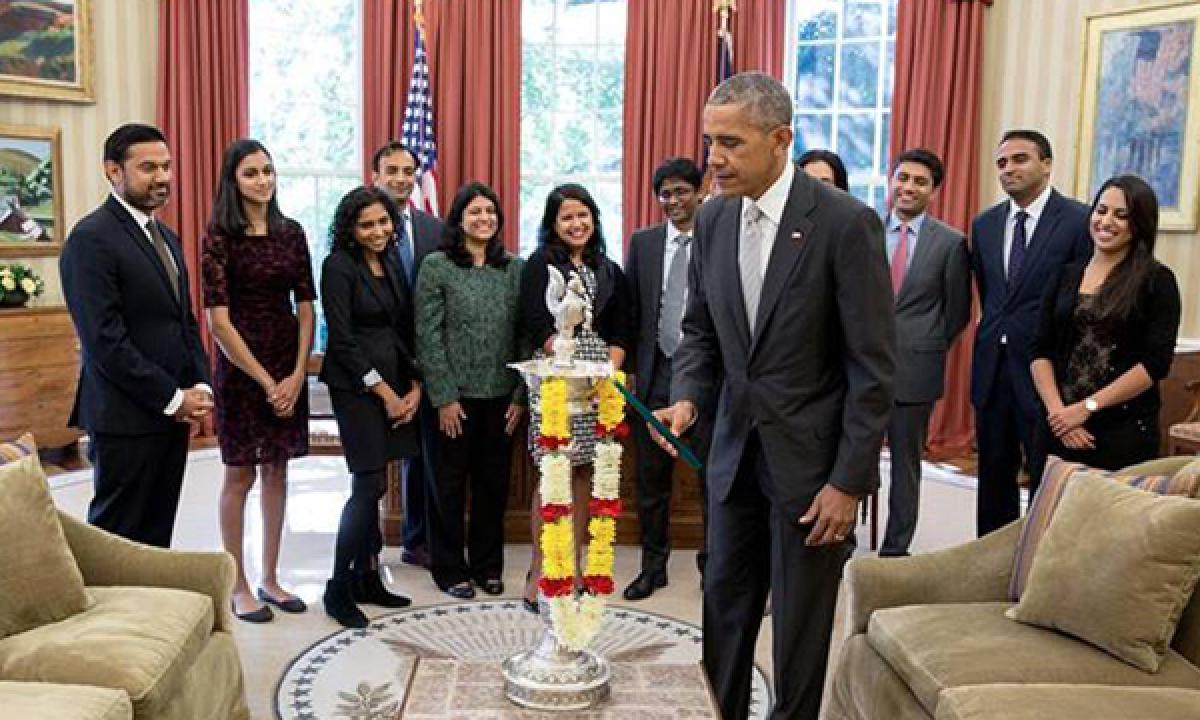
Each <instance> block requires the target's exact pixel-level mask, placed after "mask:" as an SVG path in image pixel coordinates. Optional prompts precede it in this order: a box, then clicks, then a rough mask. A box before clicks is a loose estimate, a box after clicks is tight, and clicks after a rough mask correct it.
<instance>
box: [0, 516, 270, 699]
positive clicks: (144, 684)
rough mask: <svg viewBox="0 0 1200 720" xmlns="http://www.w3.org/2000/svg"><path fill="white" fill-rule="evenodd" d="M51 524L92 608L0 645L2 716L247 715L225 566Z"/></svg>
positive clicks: (215, 556) (219, 560) (215, 559)
mask: <svg viewBox="0 0 1200 720" xmlns="http://www.w3.org/2000/svg"><path fill="white" fill-rule="evenodd" d="M59 519H60V521H61V523H62V528H63V531H64V534H65V536H66V541H67V544H68V545H69V547H70V551H71V553H72V554H73V555H74V557H75V561H76V562H77V563H78V565H79V570H80V571H81V572H82V574H83V579H84V583H85V585H86V591H87V594H88V596H89V598H90V603H89V606H88V607H87V609H85V610H84V611H83V612H80V613H78V614H75V615H72V616H71V617H68V618H66V619H65V620H61V621H59V622H54V623H50V624H46V625H42V626H40V627H35V628H33V629H31V630H26V631H25V632H21V633H18V634H16V635H10V636H8V637H5V638H3V639H0V717H3V718H6V719H7V718H21V720H40V719H41V718H46V719H47V720H50V719H51V718H52V719H53V720H63V719H64V718H65V719H68V720H75V719H79V720H118V719H119V718H138V719H139V720H142V719H145V720H151V719H162V720H184V719H185V718H186V719H187V720H230V719H234V720H239V719H241V718H248V717H249V711H248V710H247V708H246V702H245V691H244V689H243V685H242V667H241V662H240V661H239V659H238V652H237V646H236V645H235V644H234V639H233V634H232V632H231V622H232V616H231V614H230V609H229V597H230V588H231V587H232V586H233V572H234V570H233V561H232V559H230V558H229V556H227V555H225V554H224V553H208V552H204V553H202V552H180V551H175V550H161V549H158V548H152V547H148V546H145V545H140V544H137V543H132V542H129V541H127V540H124V539H122V538H119V537H116V536H115V535H111V534H109V533H106V532H104V531H102V530H99V529H97V528H94V527H92V526H90V525H87V524H85V523H83V522H81V521H79V520H77V519H75V518H73V517H71V516H69V515H66V514H64V513H59ZM0 585H2V582H0Z"/></svg>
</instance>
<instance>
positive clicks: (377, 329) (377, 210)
mask: <svg viewBox="0 0 1200 720" xmlns="http://www.w3.org/2000/svg"><path fill="white" fill-rule="evenodd" d="M398 217H399V213H398V211H397V210H396V207H395V205H394V204H393V203H392V201H391V199H390V198H389V197H388V195H387V194H386V193H384V192H383V191H382V190H380V189H378V188H367V187H359V188H356V189H354V190H351V191H350V192H349V193H347V194H346V195H345V197H343V198H342V200H341V202H340V203H339V204H338V207H337V211H336V212H335V214H334V219H333V226H332V228H331V230H330V235H331V239H332V245H333V247H332V251H331V252H330V254H329V257H327V258H326V259H325V263H324V265H323V266H322V268H321V299H322V306H323V307H324V309H325V322H326V325H327V326H328V329H329V337H328V343H327V345H326V348H325V360H324V363H323V364H322V366H321V374H320V379H321V381H322V382H324V383H325V384H326V385H328V386H329V396H330V400H331V401H332V403H333V414H334V417H335V418H336V419H337V424H338V433H339V434H340V436H341V441H342V447H343V448H344V449H345V454H346V465H347V466H348V467H349V469H350V472H351V473H352V474H353V485H352V488H351V494H350V499H349V500H347V501H346V505H345V507H344V508H343V509H342V518H341V523H340V524H339V525H338V533H337V542H336V546H335V549H334V561H333V577H332V578H330V580H329V582H328V583H327V584H326V586H325V598H324V599H325V611H326V612H327V613H328V614H329V615H330V616H331V617H333V618H334V619H335V620H337V621H338V622H339V623H341V624H342V625H344V626H346V627H355V628H363V627H366V626H367V617H366V616H365V615H364V614H363V613H362V611H361V610H359V609H358V606H357V605H356V604H355V602H356V601H357V602H365V603H372V604H375V605H382V606H384V607H405V606H406V605H408V604H409V602H410V601H409V599H408V598H406V597H404V596H402V595H395V594H393V593H391V592H388V590H387V588H386V587H385V586H384V584H383V580H382V578H380V576H379V559H378V553H379V550H380V547H381V542H380V539H379V499H380V498H381V497H383V493H384V490H385V488H386V474H385V473H386V468H387V464H388V463H389V462H391V461H393V460H397V459H399V458H403V457H412V456H414V455H416V454H417V453H418V440H417V429H416V425H415V423H413V422H412V420H413V417H414V415H415V414H416V412H417V407H418V405H419V404H420V401H421V385H420V382H419V374H418V372H417V365H416V362H415V361H414V359H413V358H414V354H413V348H412V331H413V327H412V326H413V307H412V298H411V297H409V293H408V290H407V289H406V287H407V286H405V285H404V283H403V281H402V280H401V275H400V274H401V273H402V272H403V271H402V270H401V268H400V267H399V265H398V264H397V263H398V261H397V259H396V258H395V257H394V253H391V252H389V250H390V249H391V247H392V243H393V236H394V229H395V227H396V221H397V218H398Z"/></svg>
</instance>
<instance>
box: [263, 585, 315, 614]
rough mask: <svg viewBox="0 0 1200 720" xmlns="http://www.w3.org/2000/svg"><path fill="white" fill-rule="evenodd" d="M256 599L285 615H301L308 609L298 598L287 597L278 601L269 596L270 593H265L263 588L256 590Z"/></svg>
mask: <svg viewBox="0 0 1200 720" xmlns="http://www.w3.org/2000/svg"><path fill="white" fill-rule="evenodd" d="M258 599H259V600H262V601H263V602H265V603H267V604H268V605H274V606H275V607H277V608H279V609H280V610H282V611H284V612H285V613H302V612H304V611H305V610H307V609H308V606H307V605H305V604H304V601H303V600H301V599H300V598H298V597H289V598H284V599H283V600H280V599H278V598H276V597H274V596H273V595H271V593H269V592H267V591H266V590H265V589H264V588H259V589H258Z"/></svg>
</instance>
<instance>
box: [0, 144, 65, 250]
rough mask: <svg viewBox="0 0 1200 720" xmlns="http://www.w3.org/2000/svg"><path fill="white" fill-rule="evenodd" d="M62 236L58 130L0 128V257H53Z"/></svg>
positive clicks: (61, 240)
mask: <svg viewBox="0 0 1200 720" xmlns="http://www.w3.org/2000/svg"><path fill="white" fill-rule="evenodd" d="M65 237H66V227H65V226H64V224H63V194H62V140H61V133H60V131H59V129H58V128H42V127H34V126H30V125H0V257H14V256H16V257H28V256H37V255H57V254H58V253H59V251H61V250H62V246H63V239H64V238H65Z"/></svg>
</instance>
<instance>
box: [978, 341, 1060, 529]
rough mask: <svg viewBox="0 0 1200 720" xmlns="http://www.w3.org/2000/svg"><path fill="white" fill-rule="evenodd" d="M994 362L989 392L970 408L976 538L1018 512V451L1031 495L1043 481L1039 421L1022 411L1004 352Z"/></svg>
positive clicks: (1019, 497) (1012, 518)
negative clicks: (972, 414) (975, 469)
mask: <svg viewBox="0 0 1200 720" xmlns="http://www.w3.org/2000/svg"><path fill="white" fill-rule="evenodd" d="M999 365H1000V367H999V369H998V370H997V372H996V379H995V381H994V382H993V383H992V393H991V397H989V398H988V401H987V403H986V404H985V405H983V406H982V407H977V408H976V409H975V441H976V444H977V445H978V450H979V490H978V493H977V494H976V506H975V522H976V532H977V533H978V535H979V536H980V537H983V536H984V535H987V534H988V533H990V532H992V531H993V530H998V529H1000V528H1002V527H1004V526H1005V525H1007V524H1009V523H1010V522H1012V521H1013V520H1016V519H1017V518H1019V517H1021V494H1020V488H1018V487H1017V473H1018V472H1020V470H1021V460H1022V451H1023V452H1024V461H1025V468H1026V470H1027V471H1028V472H1029V494H1030V496H1031V497H1032V496H1033V494H1034V493H1035V492H1036V491H1037V488H1038V485H1039V484H1040V483H1041V481H1042V470H1043V468H1045V466H1046V449H1045V444H1044V442H1043V437H1042V433H1041V431H1040V430H1039V426H1040V425H1041V423H1042V422H1043V420H1042V418H1040V417H1030V416H1029V415H1026V414H1025V410H1024V409H1023V408H1022V407H1021V404H1020V400H1019V398H1018V397H1017V395H1016V389H1015V387H1014V386H1013V382H1012V378H1011V377H1010V375H1009V371H1008V368H1007V366H1006V364H1005V360H1004V357H1003V354H1002V355H1001V358H1000V361H999Z"/></svg>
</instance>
